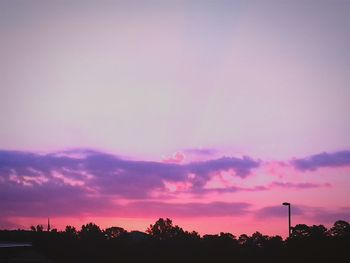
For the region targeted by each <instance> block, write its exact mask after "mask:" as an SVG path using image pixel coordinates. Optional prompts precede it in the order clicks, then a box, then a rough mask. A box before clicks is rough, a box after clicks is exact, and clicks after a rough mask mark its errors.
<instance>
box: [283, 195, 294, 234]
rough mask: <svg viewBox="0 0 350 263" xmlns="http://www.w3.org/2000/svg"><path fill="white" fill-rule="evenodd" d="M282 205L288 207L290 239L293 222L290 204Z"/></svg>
mask: <svg viewBox="0 0 350 263" xmlns="http://www.w3.org/2000/svg"><path fill="white" fill-rule="evenodd" d="M282 205H285V206H288V233H289V237H291V236H292V222H291V214H290V203H287V202H284V203H283V204H282Z"/></svg>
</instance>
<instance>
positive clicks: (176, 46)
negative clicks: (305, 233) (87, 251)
mask: <svg viewBox="0 0 350 263" xmlns="http://www.w3.org/2000/svg"><path fill="white" fill-rule="evenodd" d="M349 47H350V1H346V0H342V1H341V0H332V1H331V0H328V1H323V0H304V1H301V0H296V1H277V0H276V1H204V0H203V1H36V0H33V1H16V0H14V1H13V0H11V1H10V0H8V1H7V0H5V1H4V0H0V125H1V126H0V149H1V150H0V200H1V202H0V210H1V215H2V217H1V219H0V228H1V227H2V228H17V227H23V228H28V227H29V226H30V225H31V224H39V223H42V224H44V223H45V220H46V219H45V218H47V217H48V216H49V217H50V218H51V221H52V223H53V225H54V226H55V227H58V228H60V229H62V228H63V227H64V226H65V225H67V224H72V225H76V226H77V227H80V226H81V225H82V224H85V223H87V222H89V221H94V222H96V223H98V224H99V225H101V226H102V227H106V226H112V225H117V226H122V227H125V228H126V229H128V230H132V229H138V230H145V229H146V228H147V226H148V225H149V224H151V223H154V221H155V220H156V219H157V218H159V217H170V218H172V219H173V220H174V222H175V224H179V225H180V226H183V227H184V228H185V229H188V230H197V231H199V232H200V233H201V234H204V233H217V232H220V231H227V232H232V233H234V234H235V235H239V234H241V233H248V234H251V233H252V232H254V231H255V230H259V231H261V232H263V233H266V234H279V235H282V236H285V235H286V234H287V230H286V224H287V221H286V216H287V210H286V208H285V207H282V206H281V203H282V202H284V201H288V202H291V203H292V204H293V209H292V210H293V224H297V223H307V224H325V225H326V226H330V225H331V224H332V223H333V222H334V221H335V220H337V219H343V220H348V221H349V220H350V202H349V200H350V192H349V189H350V177H349V176H350V136H349V134H350V118H349V112H350V87H349V83H350V52H349Z"/></svg>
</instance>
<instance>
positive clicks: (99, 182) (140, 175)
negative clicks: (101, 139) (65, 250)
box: [0, 149, 259, 216]
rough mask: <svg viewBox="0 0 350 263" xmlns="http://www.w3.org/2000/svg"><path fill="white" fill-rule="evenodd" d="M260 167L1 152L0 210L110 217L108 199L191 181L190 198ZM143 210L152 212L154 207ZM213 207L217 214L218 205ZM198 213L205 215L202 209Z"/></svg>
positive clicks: (249, 162) (243, 162) (145, 195)
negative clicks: (228, 176) (222, 175)
mask: <svg viewBox="0 0 350 263" xmlns="http://www.w3.org/2000/svg"><path fill="white" fill-rule="evenodd" d="M258 166H259V162H258V161H255V160H253V159H250V158H249V157H244V158H242V159H240V158H228V157H224V158H221V159H217V160H210V161H204V162H196V163H189V164H183V165H181V164H173V163H162V162H150V161H131V160H124V159H121V158H120V157H118V156H115V155H111V154H107V153H103V152H98V151H93V150H84V149H79V150H70V151H65V152H56V153H49V154H37V153H31V152H21V151H0V199H1V200H2V202H1V203H0V210H1V211H2V214H3V215H6V216H14V215H17V216H18V215H20V216H28V215H36V216H46V215H48V214H50V215H56V216H59V215H73V214H76V213H85V214H89V213H100V214H106V213H107V214H108V213H110V211H111V210H115V209H117V208H118V205H116V204H113V203H112V202H113V201H111V200H114V199H117V198H124V199H129V200H132V199H134V200H137V199H149V198H150V197H151V194H152V192H153V191H158V192H163V193H166V192H167V188H166V182H170V183H187V182H190V183H191V184H192V185H193V189H192V191H193V193H194V192H196V190H198V189H201V188H203V186H204V185H205V183H206V182H208V180H210V179H211V177H212V176H213V175H214V174H215V173H216V172H219V171H223V170H228V169H233V170H235V171H236V174H237V176H241V177H245V176H247V175H248V174H249V173H250V171H251V169H254V168H256V167H258ZM189 174H194V175H195V176H189ZM190 192H191V191H190ZM197 193H198V192H197ZM203 193H204V192H203ZM72 200H74V204H75V205H76V206H74V207H73V206H72V205H71V204H70V203H71V201H72ZM144 205H148V206H149V208H150V209H151V208H152V207H154V206H155V205H156V204H155V203H152V204H151V203H148V204H144ZM77 207H78V208H77ZM215 207H216V208H217V210H215V209H214V211H217V213H218V214H220V211H219V209H220V207H222V205H221V206H220V205H219V204H216V206H215ZM77 209H78V210H79V211H77ZM164 209H166V208H165V207H164ZM174 209H175V208H174ZM176 209H177V210H179V211H180V210H181V209H180V207H176ZM198 209H199V210H198V211H200V210H201V209H202V210H205V208H203V207H202V206H200V205H198ZM165 211H167V210H165ZM189 213H190V212H189V211H188V212H184V214H189Z"/></svg>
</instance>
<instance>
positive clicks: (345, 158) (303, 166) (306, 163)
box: [290, 151, 350, 171]
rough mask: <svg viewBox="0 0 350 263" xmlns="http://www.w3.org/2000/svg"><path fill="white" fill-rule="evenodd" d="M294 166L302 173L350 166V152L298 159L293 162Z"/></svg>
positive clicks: (322, 154)
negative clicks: (324, 168)
mask: <svg viewBox="0 0 350 263" xmlns="http://www.w3.org/2000/svg"><path fill="white" fill-rule="evenodd" d="M290 163H291V164H292V166H294V167H295V168H296V169H298V170H300V171H307V170H310V171H314V170H316V169H318V168H323V167H342V166H349V165H350V151H339V152H334V153H326V152H324V153H320V154H316V155H311V156H309V157H306V158H296V159H293V160H292V161H291V162H290Z"/></svg>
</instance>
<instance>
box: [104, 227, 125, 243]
mask: <svg viewBox="0 0 350 263" xmlns="http://www.w3.org/2000/svg"><path fill="white" fill-rule="evenodd" d="M126 233H127V231H126V230H125V229H124V228H122V227H116V226H113V227H109V228H106V229H105V231H104V235H105V237H106V239H107V240H111V239H115V238H118V237H120V236H123V235H125V234H126Z"/></svg>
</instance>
